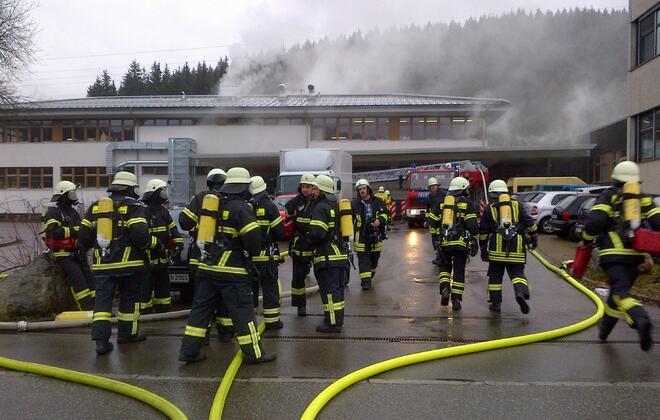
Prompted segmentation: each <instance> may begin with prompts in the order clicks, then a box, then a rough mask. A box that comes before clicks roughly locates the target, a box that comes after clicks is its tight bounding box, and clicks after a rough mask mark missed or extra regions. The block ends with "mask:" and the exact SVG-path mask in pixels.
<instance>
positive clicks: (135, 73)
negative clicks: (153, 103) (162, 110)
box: [119, 60, 147, 96]
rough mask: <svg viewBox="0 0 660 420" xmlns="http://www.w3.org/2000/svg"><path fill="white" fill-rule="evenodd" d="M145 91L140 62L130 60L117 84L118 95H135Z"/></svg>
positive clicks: (142, 93) (143, 93)
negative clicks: (126, 69) (118, 84)
mask: <svg viewBox="0 0 660 420" xmlns="http://www.w3.org/2000/svg"><path fill="white" fill-rule="evenodd" d="M146 93H147V86H146V83H145V75H144V70H143V69H142V67H140V63H138V62H137V61H136V60H133V61H131V64H129V66H128V71H126V74H125V75H124V78H123V79H122V81H121V86H119V95H120V96H137V95H145V94H146Z"/></svg>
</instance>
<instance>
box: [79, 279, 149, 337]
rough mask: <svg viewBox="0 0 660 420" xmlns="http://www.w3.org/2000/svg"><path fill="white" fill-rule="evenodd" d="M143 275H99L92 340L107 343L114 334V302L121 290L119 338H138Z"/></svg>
mask: <svg viewBox="0 0 660 420" xmlns="http://www.w3.org/2000/svg"><path fill="white" fill-rule="evenodd" d="M143 275H144V272H143V271H137V272H133V273H127V274H122V275H116V276H106V275H96V278H95V281H96V299H95V301H94V315H93V318H92V340H108V339H109V338H110V335H111V334H112V329H111V327H110V318H111V317H112V299H113V298H114V296H115V290H116V289H118V290H119V308H118V311H117V336H118V337H121V338H130V337H132V336H135V335H137V334H138V321H139V318H140V301H139V298H140V281H141V277H142V276H143Z"/></svg>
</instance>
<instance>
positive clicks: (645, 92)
mask: <svg viewBox="0 0 660 420" xmlns="http://www.w3.org/2000/svg"><path fill="white" fill-rule="evenodd" d="M628 89H629V91H628V103H629V115H637V114H639V113H641V112H644V111H648V110H651V109H653V108H655V107H657V106H660V56H657V57H655V58H653V59H651V61H648V62H646V63H644V64H642V65H641V66H639V67H638V68H636V69H634V70H632V71H631V72H630V74H629V77H628Z"/></svg>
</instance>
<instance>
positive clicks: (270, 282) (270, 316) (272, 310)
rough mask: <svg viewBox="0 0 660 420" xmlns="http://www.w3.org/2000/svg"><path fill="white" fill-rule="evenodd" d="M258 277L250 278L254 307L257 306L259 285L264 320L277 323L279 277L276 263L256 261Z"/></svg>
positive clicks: (278, 312)
mask: <svg viewBox="0 0 660 420" xmlns="http://www.w3.org/2000/svg"><path fill="white" fill-rule="evenodd" d="M256 266H257V270H259V278H258V279H257V278H255V279H254V280H252V298H253V303H254V307H255V308H256V307H257V306H259V287H261V291H262V294H263V308H264V322H265V323H266V324H273V323H277V322H278V321H279V320H280V304H281V301H280V292H281V286H280V278H279V271H278V269H277V264H276V263H273V265H272V266H271V265H270V264H269V263H265V264H264V263H257V264H256Z"/></svg>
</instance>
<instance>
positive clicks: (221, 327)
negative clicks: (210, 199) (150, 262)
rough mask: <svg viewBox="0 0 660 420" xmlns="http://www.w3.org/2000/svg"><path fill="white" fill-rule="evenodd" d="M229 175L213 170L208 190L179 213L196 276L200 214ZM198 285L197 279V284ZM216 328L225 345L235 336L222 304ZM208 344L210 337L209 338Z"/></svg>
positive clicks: (192, 268)
mask: <svg viewBox="0 0 660 420" xmlns="http://www.w3.org/2000/svg"><path fill="white" fill-rule="evenodd" d="M226 178H227V174H226V173H225V171H223V170H222V169H220V168H213V169H211V170H210V171H209V172H208V174H207V175H206V187H207V189H206V190H204V191H201V192H199V193H197V194H195V195H194V196H193V198H192V199H191V200H190V204H188V206H187V207H186V208H184V209H183V211H181V213H179V225H180V226H181V229H183V230H187V231H188V233H189V235H190V239H191V240H190V245H189V247H188V269H189V270H190V271H191V273H194V274H195V275H196V273H197V266H198V265H199V256H200V252H201V251H200V249H199V248H198V247H197V230H198V228H199V218H200V212H201V211H202V203H203V201H204V197H206V195H208V194H213V195H217V196H220V188H222V186H223V185H224V183H225V179H226ZM196 283H197V280H196V277H195V284H196ZM215 321H216V327H217V330H218V338H219V339H220V341H222V342H224V343H228V342H229V341H231V339H232V337H233V335H234V329H233V326H232V322H231V318H230V317H229V314H228V313H227V311H226V310H225V309H224V308H223V306H222V303H221V302H220V303H218V308H217V310H216V317H215ZM207 342H208V337H207Z"/></svg>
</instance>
